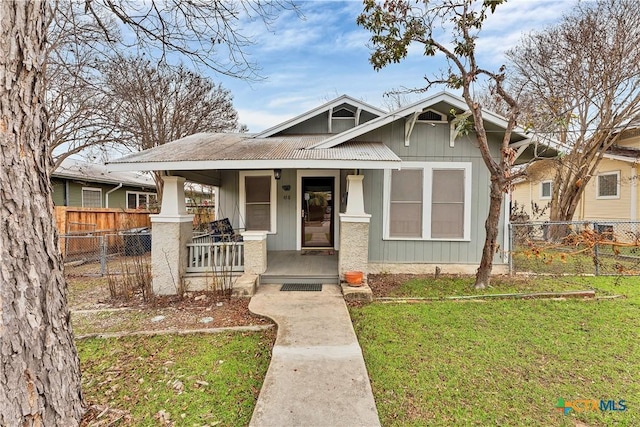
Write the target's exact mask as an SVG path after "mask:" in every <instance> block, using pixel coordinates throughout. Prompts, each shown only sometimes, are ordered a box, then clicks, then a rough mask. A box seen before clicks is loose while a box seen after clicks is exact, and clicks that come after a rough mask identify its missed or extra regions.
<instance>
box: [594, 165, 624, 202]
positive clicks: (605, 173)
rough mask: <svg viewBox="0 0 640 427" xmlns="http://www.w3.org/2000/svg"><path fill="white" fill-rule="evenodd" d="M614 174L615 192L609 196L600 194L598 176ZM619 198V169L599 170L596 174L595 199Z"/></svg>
mask: <svg viewBox="0 0 640 427" xmlns="http://www.w3.org/2000/svg"><path fill="white" fill-rule="evenodd" d="M609 175H615V176H616V194H615V195H609V196H601V195H600V177H603V176H609ZM619 198H620V171H609V172H600V173H598V174H597V175H596V199H597V200H612V199H619Z"/></svg>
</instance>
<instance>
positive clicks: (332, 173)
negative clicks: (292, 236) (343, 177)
mask: <svg viewBox="0 0 640 427" xmlns="http://www.w3.org/2000/svg"><path fill="white" fill-rule="evenodd" d="M303 177H304V178H316V177H317V178H328V177H329V178H330V177H333V178H334V181H333V192H334V194H333V198H334V203H333V208H332V209H331V214H332V215H333V218H332V220H333V249H335V250H339V249H340V239H339V236H340V221H339V219H340V216H339V213H340V203H339V202H340V195H341V194H342V191H341V189H340V170H331V169H329V170H327V169H298V171H297V173H296V189H297V191H296V193H297V194H296V213H295V214H296V250H297V251H300V250H302V215H301V213H302V178H303ZM327 249H331V248H329V247H327Z"/></svg>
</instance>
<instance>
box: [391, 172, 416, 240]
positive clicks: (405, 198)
mask: <svg viewBox="0 0 640 427" xmlns="http://www.w3.org/2000/svg"><path fill="white" fill-rule="evenodd" d="M422 177H423V169H415V170H411V169H403V170H394V171H393V172H392V173H391V195H390V203H391V206H390V207H389V236H390V237H422V196H423V194H422V193H423V191H422V182H423V178H422Z"/></svg>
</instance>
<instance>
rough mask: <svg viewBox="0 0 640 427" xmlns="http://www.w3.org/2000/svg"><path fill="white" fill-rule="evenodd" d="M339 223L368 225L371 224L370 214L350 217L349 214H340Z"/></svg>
mask: <svg viewBox="0 0 640 427" xmlns="http://www.w3.org/2000/svg"><path fill="white" fill-rule="evenodd" d="M340 221H342V222H366V223H369V222H371V215H370V214H364V215H351V214H346V213H341V214H340Z"/></svg>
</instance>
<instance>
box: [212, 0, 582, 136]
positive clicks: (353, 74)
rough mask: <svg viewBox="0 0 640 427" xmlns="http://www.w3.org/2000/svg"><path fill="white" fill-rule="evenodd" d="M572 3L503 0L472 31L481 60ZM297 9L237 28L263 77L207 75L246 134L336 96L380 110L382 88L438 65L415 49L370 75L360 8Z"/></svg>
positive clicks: (499, 57)
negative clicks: (248, 39) (227, 97)
mask: <svg viewBox="0 0 640 427" xmlns="http://www.w3.org/2000/svg"><path fill="white" fill-rule="evenodd" d="M574 4H575V3H574V2H573V1H563V0H560V1H557V0H556V1H545V0H541V1H534V0H511V1H509V2H507V3H506V4H504V5H501V6H499V7H498V8H497V9H496V14H495V15H494V16H491V17H490V18H489V20H488V21H487V23H486V26H485V29H484V30H483V32H482V34H481V35H480V39H479V43H478V52H479V57H480V63H481V65H482V66H483V67H485V68H489V69H493V70H497V69H498V67H499V66H500V65H501V64H502V63H503V52H504V51H505V50H506V49H508V48H510V47H513V46H514V45H515V44H516V43H517V41H518V40H519V38H520V37H521V35H522V34H524V33H527V32H530V31H532V30H537V29H542V28H544V27H545V26H548V25H550V24H552V23H554V22H555V21H557V20H558V19H559V18H560V17H561V16H562V14H563V13H565V12H567V11H569V10H570V9H571V7H572V6H573V5H574ZM300 6H301V10H302V13H303V15H304V17H303V18H302V19H301V18H300V17H298V16H296V14H295V13H292V12H286V13H284V14H282V15H281V16H280V18H279V19H278V20H277V21H276V22H274V23H273V25H271V27H270V28H269V29H266V28H265V27H264V25H263V24H262V23H259V22H253V23H246V24H245V26H244V31H245V32H248V33H250V34H252V35H253V36H254V37H255V39H256V44H255V45H254V46H252V47H251V48H250V49H248V51H247V52H248V53H249V55H250V59H251V60H252V61H255V62H257V63H258V64H259V66H260V67H261V74H262V75H263V76H264V77H265V78H266V79H265V80H264V81H259V82H246V81H241V80H237V79H231V78H228V77H220V76H212V78H213V79H214V80H215V81H216V82H220V83H222V85H223V86H224V87H226V88H227V89H229V90H231V92H232V94H233V97H234V106H235V108H236V110H238V113H239V115H240V122H241V123H244V124H246V125H247V126H248V127H249V131H250V132H257V131H260V130H263V129H266V128H268V127H270V126H273V125H275V124H277V123H279V122H281V121H284V120H286V119H288V118H291V117H294V116H296V115H298V114H300V113H302V112H304V111H307V110H309V109H311V108H313V107H316V106H318V105H320V104H322V103H324V102H326V101H328V100H330V99H333V98H335V97H337V96H339V95H342V94H348V95H350V96H353V97H354V98H357V99H360V100H362V101H364V102H367V103H369V104H371V105H374V106H377V107H381V108H384V109H387V108H386V107H385V103H384V99H383V94H384V93H385V92H387V91H390V90H393V89H394V88H400V87H403V86H404V87H419V86H421V85H424V76H425V75H433V74H434V73H437V72H438V71H439V70H440V69H441V68H443V65H444V63H443V62H442V61H441V60H440V59H438V58H427V57H424V56H422V55H421V54H420V52H419V51H418V49H415V50H414V51H410V54H409V56H408V58H407V59H406V60H404V61H403V62H402V63H400V64H393V65H390V66H388V67H386V68H385V69H383V70H381V71H380V72H376V71H374V70H373V67H372V66H371V65H370V64H369V55H370V50H369V48H368V47H367V44H368V41H369V37H370V35H369V33H368V32H367V31H366V30H364V29H363V28H361V27H358V26H357V25H356V23H355V20H356V17H357V15H358V14H359V13H361V11H362V2H361V1H307V2H302V3H300ZM442 89H443V88H438V89H437V90H438V91H439V90H442ZM435 91H436V90H434V92H435ZM412 99H413V100H416V99H417V95H414V96H413V98H412Z"/></svg>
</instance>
